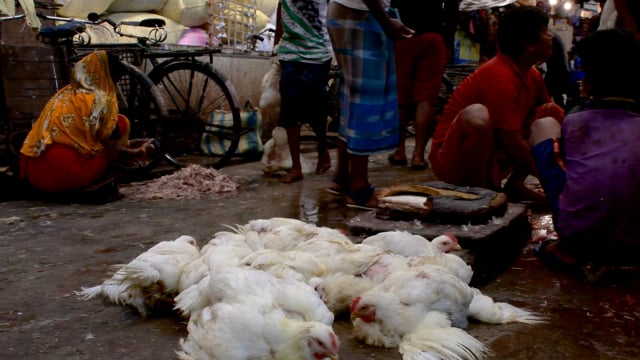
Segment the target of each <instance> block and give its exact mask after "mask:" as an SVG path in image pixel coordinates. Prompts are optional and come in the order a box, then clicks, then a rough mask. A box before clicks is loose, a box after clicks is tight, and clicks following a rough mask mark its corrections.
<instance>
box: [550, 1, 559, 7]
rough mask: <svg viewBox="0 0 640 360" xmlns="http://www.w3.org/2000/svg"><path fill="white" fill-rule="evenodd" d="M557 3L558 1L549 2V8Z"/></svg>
mask: <svg viewBox="0 0 640 360" xmlns="http://www.w3.org/2000/svg"><path fill="white" fill-rule="evenodd" d="M557 3H558V0H549V5H551V6H556V4H557Z"/></svg>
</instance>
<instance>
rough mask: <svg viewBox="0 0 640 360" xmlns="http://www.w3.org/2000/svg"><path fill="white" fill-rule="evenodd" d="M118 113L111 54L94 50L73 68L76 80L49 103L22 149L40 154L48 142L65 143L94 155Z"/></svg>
mask: <svg viewBox="0 0 640 360" xmlns="http://www.w3.org/2000/svg"><path fill="white" fill-rule="evenodd" d="M117 115H118V101H117V98H116V91H115V87H114V85H113V82H112V81H111V75H110V74H109V66H108V61H107V54H106V52H104V51H96V52H94V53H91V54H89V55H87V56H85V57H84V58H82V60H80V61H78V62H77V63H76V64H75V66H74V68H73V80H72V81H71V83H70V84H69V85H67V86H65V87H64V88H62V89H60V91H58V92H57V93H56V94H55V95H54V96H53V97H52V98H51V99H50V100H49V102H48V103H47V104H46V105H45V107H44V110H43V111H42V113H40V117H39V118H38V120H36V122H35V124H33V127H32V128H31V131H30V132H29V134H28V135H27V138H26V140H25V142H24V145H23V146H22V149H21V152H22V153H23V154H25V155H27V156H34V157H36V156H39V155H40V154H41V153H42V152H43V151H44V150H45V149H46V148H47V145H50V144H52V143H56V144H63V145H67V146H71V147H73V148H75V149H76V150H77V151H78V152H79V153H80V154H82V155H84V156H87V157H92V156H95V155H96V154H98V153H100V152H101V151H103V149H104V145H105V144H106V143H107V141H108V140H109V137H110V136H111V133H112V132H113V129H114V128H115V126H116V121H117Z"/></svg>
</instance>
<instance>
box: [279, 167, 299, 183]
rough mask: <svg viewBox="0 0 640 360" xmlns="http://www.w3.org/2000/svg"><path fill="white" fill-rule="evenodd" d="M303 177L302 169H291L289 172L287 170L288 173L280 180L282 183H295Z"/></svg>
mask: <svg viewBox="0 0 640 360" xmlns="http://www.w3.org/2000/svg"><path fill="white" fill-rule="evenodd" d="M303 178H304V176H303V175H302V171H300V170H295V169H291V170H289V172H287V174H286V175H285V176H283V177H282V178H281V179H280V182H281V183H285V184H291V183H294V182H296V181H300V180H302V179H303Z"/></svg>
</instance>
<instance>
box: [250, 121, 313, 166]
mask: <svg viewBox="0 0 640 360" xmlns="http://www.w3.org/2000/svg"><path fill="white" fill-rule="evenodd" d="M260 161H261V162H262V164H263V165H264V166H263V168H262V171H263V172H264V173H265V174H273V173H277V172H280V171H287V170H289V169H291V166H292V164H293V162H292V160H291V152H290V151H289V140H288V139H287V131H286V130H285V129H284V128H283V127H280V126H276V127H275V128H273V130H272V131H271V138H270V139H269V140H267V142H266V143H265V144H264V151H263V153H262V158H261V160H260ZM300 164H301V165H302V173H303V174H311V173H313V172H314V169H315V166H314V164H313V161H311V160H310V159H308V157H307V155H306V154H304V153H303V154H300Z"/></svg>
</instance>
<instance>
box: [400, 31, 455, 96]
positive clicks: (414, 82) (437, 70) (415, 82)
mask: <svg viewBox="0 0 640 360" xmlns="http://www.w3.org/2000/svg"><path fill="white" fill-rule="evenodd" d="M394 46H395V61H396V78H397V82H398V104H401V105H405V104H411V103H413V102H428V103H432V104H433V103H436V102H437V101H438V93H439V92H440V84H441V82H442V74H444V71H445V67H446V65H447V49H446V47H445V44H444V39H443V38H442V35H440V34H438V33H433V32H429V33H424V34H420V35H415V36H412V37H410V38H406V39H401V40H397V41H396V42H395V43H394Z"/></svg>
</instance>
